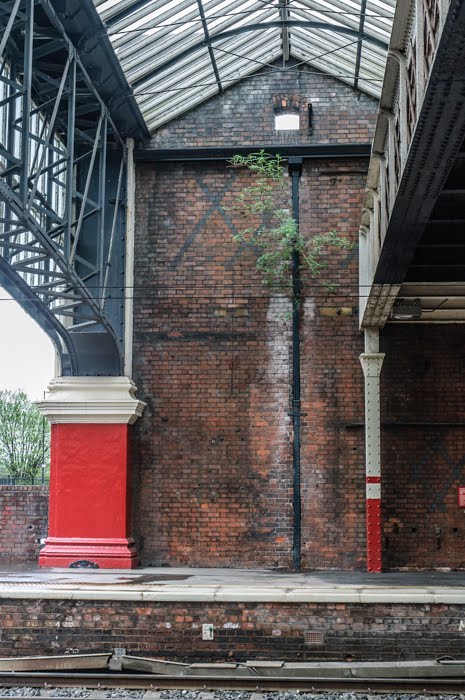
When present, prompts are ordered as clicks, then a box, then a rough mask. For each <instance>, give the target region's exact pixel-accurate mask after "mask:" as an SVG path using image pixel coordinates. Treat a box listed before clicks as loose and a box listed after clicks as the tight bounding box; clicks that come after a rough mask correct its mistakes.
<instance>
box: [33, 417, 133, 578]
mask: <svg viewBox="0 0 465 700" xmlns="http://www.w3.org/2000/svg"><path fill="white" fill-rule="evenodd" d="M129 430H130V428H129V426H128V425H126V424H104V423H93V424H85V423H76V424H55V425H52V455H51V465H50V513H49V536H48V537H47V540H46V544H45V547H44V548H43V550H42V551H41V554H40V558H39V565H40V566H61V567H63V566H66V567H67V566H69V565H70V564H72V563H74V562H76V561H83V560H85V561H90V562H92V563H94V564H97V565H98V566H99V567H100V568H106V569H108V568H115V569H130V568H133V567H135V566H136V565H137V554H136V550H135V547H134V542H133V540H132V539H131V538H130V537H129V532H130V530H129V527H130V510H129V500H130V499H129V483H128V482H129V470H128V431H129Z"/></svg>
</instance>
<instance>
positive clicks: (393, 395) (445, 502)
mask: <svg viewBox="0 0 465 700" xmlns="http://www.w3.org/2000/svg"><path fill="white" fill-rule="evenodd" d="M464 348H465V328H464V327H463V326H461V325H457V326H453V325H447V326H430V327H428V326H420V327H418V326H417V327H412V326H388V327H386V328H385V330H384V331H383V333H382V350H383V351H384V352H385V353H386V358H385V360H384V366H383V370H382V398H383V405H382V420H383V422H384V423H385V427H384V429H383V435H382V438H383V459H382V465H383V499H384V500H383V513H384V535H385V538H384V559H385V563H386V566H387V567H389V568H396V567H402V568H417V567H420V568H437V567H452V568H465V511H464V509H459V508H458V498H457V489H458V487H459V486H465V403H464V400H463V372H464V368H465V350H464ZM412 423H413V425H412Z"/></svg>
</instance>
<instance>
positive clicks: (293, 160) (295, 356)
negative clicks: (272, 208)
mask: <svg viewBox="0 0 465 700" xmlns="http://www.w3.org/2000/svg"><path fill="white" fill-rule="evenodd" d="M288 165H289V174H290V176H291V178H292V216H293V217H294V220H295V222H296V226H297V232H298V231H299V179H300V176H301V175H302V158H297V157H290V158H289V160H288ZM291 273H292V425H293V433H294V440H293V446H292V464H293V492H294V494H293V495H294V499H293V500H294V556H293V559H294V569H295V571H301V570H302V554H301V517H302V516H301V510H302V509H301V493H300V416H301V412H300V403H301V402H300V302H301V296H302V294H301V280H300V255H299V251H298V250H294V251H293V253H292V267H291Z"/></svg>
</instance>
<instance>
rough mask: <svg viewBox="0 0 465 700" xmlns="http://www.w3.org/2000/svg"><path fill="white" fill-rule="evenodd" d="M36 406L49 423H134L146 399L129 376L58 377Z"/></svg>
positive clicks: (53, 380)
mask: <svg viewBox="0 0 465 700" xmlns="http://www.w3.org/2000/svg"><path fill="white" fill-rule="evenodd" d="M48 388H49V391H50V394H49V396H48V397H47V398H46V399H45V400H44V401H38V402H37V407H38V409H39V411H40V412H41V414H42V415H43V416H45V417H46V418H48V420H49V421H50V423H129V424H132V423H135V422H136V420H137V419H138V418H140V417H141V416H142V413H143V411H144V408H145V403H144V402H143V401H139V400H138V399H136V397H135V393H136V391H137V387H136V385H135V384H134V382H132V381H131V380H130V379H129V378H128V377H57V378H55V379H52V381H51V382H50V384H49V386H48Z"/></svg>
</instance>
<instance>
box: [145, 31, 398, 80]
mask: <svg viewBox="0 0 465 700" xmlns="http://www.w3.org/2000/svg"><path fill="white" fill-rule="evenodd" d="M283 27H286V28H288V27H303V28H307V29H324V30H327V31H331V32H335V33H336V34H346V35H347V36H353V37H357V38H358V37H360V38H361V39H363V40H364V41H366V42H369V43H371V44H373V45H374V46H378V47H380V48H382V49H387V47H388V45H387V43H386V42H385V41H382V40H381V39H378V38H377V37H374V36H370V35H368V34H361V35H360V34H359V30H358V29H351V28H350V27H343V26H340V25H338V24H332V23H330V22H307V21H305V20H291V19H288V20H276V21H273V22H261V23H259V24H246V25H244V26H241V27H236V28H235V29H229V30H226V31H224V32H221V33H219V34H213V35H211V34H210V38H209V41H210V44H213V43H215V42H218V41H223V40H224V39H228V38H229V37H232V36H236V35H237V34H244V33H246V32H256V31H260V32H261V31H264V30H266V29H282V28H283ZM203 46H205V41H204V40H203V41H199V42H197V43H195V44H191V46H189V47H188V48H187V49H185V50H184V51H180V52H179V53H178V54H176V55H175V56H173V57H172V58H170V59H169V60H166V61H164V62H163V63H162V64H160V65H159V66H157V68H152V69H150V68H149V66H148V70H147V71H146V72H144V74H143V75H141V76H140V77H139V78H137V80H133V81H132V86H133V87H134V88H138V87H140V86H141V85H143V84H144V83H146V82H147V81H149V80H151V79H152V78H154V77H155V76H156V75H158V74H159V73H163V72H164V71H166V69H167V68H169V67H170V66H172V65H175V64H176V63H178V62H179V61H181V60H182V59H184V58H187V57H188V56H190V55H191V54H193V53H195V52H196V51H198V50H199V49H200V48H202V47H203Z"/></svg>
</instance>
